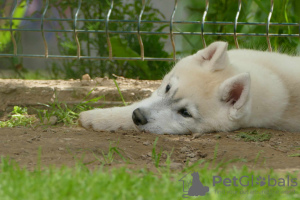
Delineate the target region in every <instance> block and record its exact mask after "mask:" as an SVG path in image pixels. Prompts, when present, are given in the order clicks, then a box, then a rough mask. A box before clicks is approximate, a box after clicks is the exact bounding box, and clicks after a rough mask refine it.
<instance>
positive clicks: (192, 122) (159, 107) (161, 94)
mask: <svg viewBox="0 0 300 200" xmlns="http://www.w3.org/2000/svg"><path fill="white" fill-rule="evenodd" d="M227 46H228V45H227V43H225V42H215V43H212V44H211V45H210V46H208V47H207V48H205V49H203V50H200V51H198V52H197V53H196V54H194V55H191V56H188V57H186V58H183V59H182V60H180V61H179V62H178V63H177V64H176V65H175V66H174V68H173V69H172V70H171V72H170V73H168V74H167V75H166V76H165V78H164V79H163V82H162V84H161V86H160V87H159V88H158V89H157V90H156V91H155V92H154V93H153V94H152V96H151V97H150V98H148V99H145V100H143V101H142V102H141V103H140V104H139V105H138V106H139V107H138V108H137V109H136V110H135V111H134V112H133V115H132V118H133V121H134V123H135V124H136V126H137V127H138V128H139V129H140V130H145V131H150V132H153V133H158V134H163V133H169V134H186V133H191V132H192V133H196V132H197V133H202V132H210V131H226V130H232V129H236V128H239V124H240V123H239V122H240V121H241V120H245V118H247V116H248V113H249V112H250V108H251V102H250V98H249V96H250V76H249V74H248V73H240V74H239V73H236V72H235V70H234V66H232V65H231V64H230V60H229V58H228V55H227Z"/></svg>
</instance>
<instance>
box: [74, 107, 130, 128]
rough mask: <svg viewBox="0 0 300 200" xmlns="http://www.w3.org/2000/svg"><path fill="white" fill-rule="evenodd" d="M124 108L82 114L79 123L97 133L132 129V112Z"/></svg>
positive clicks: (90, 111)
mask: <svg viewBox="0 0 300 200" xmlns="http://www.w3.org/2000/svg"><path fill="white" fill-rule="evenodd" d="M125 108H126V107H124V108H123V107H122V108H105V109H94V110H89V111H84V112H82V113H80V115H79V120H78V123H79V125H81V126H82V127H84V128H86V129H90V128H91V129H93V130H95V131H115V130H118V129H125V130H127V129H132V128H133V122H132V119H131V112H130V111H127V109H125Z"/></svg>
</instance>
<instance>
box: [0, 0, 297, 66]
mask: <svg viewBox="0 0 300 200" xmlns="http://www.w3.org/2000/svg"><path fill="white" fill-rule="evenodd" d="M178 1H179V0H174V8H173V12H172V15H171V17H170V20H155V21H151V20H143V13H144V9H145V4H146V0H141V2H142V7H141V10H140V14H139V16H138V18H137V19H136V20H126V19H123V20H115V19H110V15H111V13H112V12H113V9H114V0H110V8H109V10H108V11H107V15H106V17H105V19H85V18H79V12H80V9H81V4H82V0H78V1H77V3H78V6H77V10H76V12H75V15H74V16H73V17H72V18H71V19H62V18H46V17H45V15H46V13H47V10H48V7H49V0H46V1H45V6H44V9H43V12H42V15H41V17H40V18H34V17H21V18H14V17H13V16H14V12H15V10H16V7H17V5H18V0H13V5H12V8H11V11H10V14H9V17H0V20H5V21H8V22H9V28H1V27H0V31H8V32H10V36H11V41H12V44H13V53H11V54H10V53H0V57H22V58H51V59H96V60H141V61H144V60H146V61H176V59H177V58H176V46H175V40H174V37H175V36H177V35H196V36H199V37H201V39H202V43H203V46H204V47H205V46H206V41H205V38H206V37H207V36H227V37H233V38H234V42H235V46H236V48H239V39H238V38H239V37H243V36H251V37H265V38H266V42H267V44H268V50H269V51H272V46H271V42H270V38H271V37H299V39H300V23H277V22H271V19H272V13H273V8H274V0H270V11H269V14H268V17H267V19H266V22H240V21H239V15H240V12H241V9H243V7H242V5H243V4H242V0H237V4H238V9H237V11H236V15H235V19H234V21H207V19H206V15H207V13H208V12H209V6H210V1H209V0H203V1H201V2H205V10H204V11H203V13H199V16H201V15H202V17H201V20H199V21H176V20H174V17H175V15H176V11H177V7H178V6H177V5H178ZM299 15H300V14H299ZM199 18H200V17H199ZM15 20H24V21H32V22H34V21H35V22H36V21H39V22H40V28H30V29H25V28H22V27H17V28H14V26H13V21H15ZM46 21H52V22H53V21H54V22H55V21H56V22H72V23H73V28H71V29H68V30H59V29H46V28H45V27H44V23H45V22H46ZM79 22H83V23H84V22H95V23H96V22H101V23H104V24H105V29H103V30H80V29H77V24H78V23H79ZM111 23H135V24H137V30H128V31H118V30H110V28H109V27H110V24H111ZM143 23H154V24H160V25H168V28H167V29H168V30H167V31H166V29H164V30H163V31H143V30H141V25H142V24H143ZM178 24H194V25H197V26H200V28H201V31H199V32H184V31H174V25H178ZM205 25H220V26H227V25H231V26H233V30H232V32H225V33H224V32H206V31H205ZM240 25H247V26H265V30H266V31H265V32H263V33H239V32H237V26H240ZM271 26H291V27H299V33H294V34H292V33H291V34H280V33H270V27H271ZM23 31H32V32H40V33H41V36H42V39H43V42H44V53H43V54H22V53H18V45H17V42H16V38H15V34H14V33H16V32H23ZM46 32H54V33H63V32H66V33H73V34H74V38H75V42H76V46H77V54H76V55H51V54H49V50H48V43H47V40H46V37H45V33H46ZM81 33H88V34H89V33H93V34H95V33H96V34H103V36H105V37H106V39H107V46H108V56H103V57H101V56H84V55H81V43H80V40H79V38H78V34H81ZM113 34H134V35H136V36H137V38H138V42H139V45H140V52H139V53H140V56H139V57H114V56H113V48H114V47H113V46H112V44H111V39H110V38H111V35H113ZM149 34H159V35H168V36H169V40H170V42H171V44H172V50H173V54H172V55H173V57H172V58H157V57H147V55H145V53H144V45H143V39H142V35H149Z"/></svg>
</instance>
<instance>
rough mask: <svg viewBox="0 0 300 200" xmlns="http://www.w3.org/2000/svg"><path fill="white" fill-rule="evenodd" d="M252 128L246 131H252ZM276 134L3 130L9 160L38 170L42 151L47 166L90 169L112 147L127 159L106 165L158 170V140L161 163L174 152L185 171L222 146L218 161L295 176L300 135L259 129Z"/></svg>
mask: <svg viewBox="0 0 300 200" xmlns="http://www.w3.org/2000/svg"><path fill="white" fill-rule="evenodd" d="M249 130H251V129H246V130H243V131H249ZM259 131H260V132H267V133H270V134H271V136H272V137H271V139H270V140H269V141H264V142H245V141H243V140H241V139H237V138H236V134H237V132H231V133H212V134H205V135H202V136H200V137H198V138H195V139H193V136H192V135H156V134H150V133H139V132H136V131H117V132H94V131H90V130H85V129H83V128H81V127H53V126H52V127H38V128H24V127H19V128H2V129H0V143H1V145H0V153H1V156H9V157H10V158H12V159H14V160H15V161H17V162H18V163H19V164H20V165H21V166H27V167H28V168H29V169H34V167H36V165H37V162H38V160H39V159H38V152H39V149H41V159H40V161H41V164H42V166H49V165H55V166H62V165H67V166H74V165H75V163H76V162H78V161H81V162H82V163H84V164H86V166H88V167H89V168H91V169H93V168H95V167H98V166H100V165H101V164H102V163H101V162H103V160H104V159H103V154H102V152H104V154H107V153H108V150H109V146H110V145H111V147H116V146H117V147H118V148H119V152H120V153H121V154H122V155H123V156H124V157H125V158H126V160H127V161H129V162H127V164H126V163H125V162H124V161H123V160H122V158H121V157H119V156H115V157H114V159H113V162H112V163H111V164H108V163H106V164H105V165H106V166H113V167H115V166H122V165H125V164H126V166H127V167H129V168H134V169H139V168H143V167H146V168H149V169H151V168H152V169H154V165H153V160H152V158H151V154H152V148H153V142H154V141H155V138H156V137H158V138H159V139H158V143H157V148H156V151H159V150H160V149H162V150H163V154H162V158H161V162H160V164H161V165H164V163H165V160H166V157H167V154H170V153H171V152H172V151H173V153H172V154H171V160H172V164H171V168H172V169H174V170H180V169H182V168H183V167H184V166H186V165H191V164H193V163H195V162H197V161H198V160H200V159H205V160H207V161H211V160H212V159H213V158H214V152H215V148H216V145H217V144H218V150H217V152H218V154H217V159H216V161H217V162H216V163H220V162H224V161H229V160H232V159H241V160H240V161H236V162H234V163H231V164H230V165H231V166H233V165H235V166H237V167H239V166H242V165H247V166H249V168H253V169H256V168H259V169H269V168H274V169H276V170H279V171H282V170H283V171H289V172H293V171H295V170H299V169H300V157H291V156H290V155H294V154H297V153H300V150H299V147H300V134H299V133H287V132H280V131H273V130H259Z"/></svg>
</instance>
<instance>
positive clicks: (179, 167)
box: [170, 162, 183, 170]
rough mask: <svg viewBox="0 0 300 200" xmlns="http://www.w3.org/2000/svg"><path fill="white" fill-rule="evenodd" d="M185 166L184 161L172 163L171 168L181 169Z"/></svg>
mask: <svg viewBox="0 0 300 200" xmlns="http://www.w3.org/2000/svg"><path fill="white" fill-rule="evenodd" d="M182 167H183V165H182V163H175V162H174V163H171V164H170V169H171V170H181V169H182Z"/></svg>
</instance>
